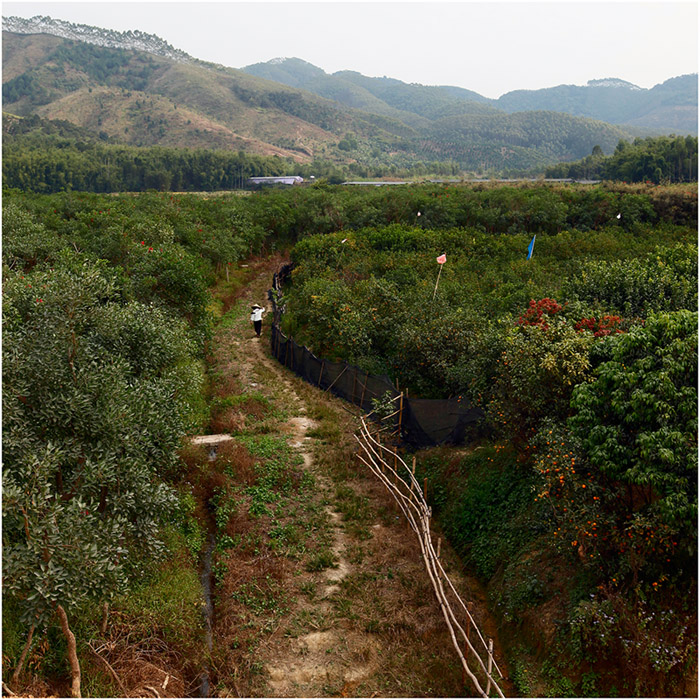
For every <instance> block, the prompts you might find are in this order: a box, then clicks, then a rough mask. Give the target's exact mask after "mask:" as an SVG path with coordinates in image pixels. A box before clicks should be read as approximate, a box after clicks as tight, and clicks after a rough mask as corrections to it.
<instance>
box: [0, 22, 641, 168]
mask: <svg viewBox="0 0 700 700" xmlns="http://www.w3.org/2000/svg"><path fill="white" fill-rule="evenodd" d="M12 19H13V18H8V19H4V20H3V22H4V24H3V26H4V28H5V29H7V28H10V29H12V30H13V31H11V32H7V31H5V32H3V109H4V111H6V112H9V113H11V114H14V115H17V116H22V117H26V116H32V115H37V116H39V117H41V118H43V119H54V120H55V119H58V120H66V121H70V122H72V123H73V124H76V125H77V126H80V127H84V128H87V129H89V130H90V131H92V132H94V133H97V134H99V135H100V136H101V137H102V138H103V139H105V140H106V139H111V140H116V141H118V142H120V143H123V144H125V145H131V146H163V147H170V148H183V147H184V148H200V149H219V150H228V151H244V152H246V153H248V154H255V155H260V156H278V157H280V159H292V161H293V162H296V163H299V164H304V163H306V164H310V163H319V164H320V165H321V166H324V167H325V168H326V170H328V166H329V164H335V165H339V166H343V167H345V168H346V169H347V170H349V172H350V174H351V175H353V176H355V177H377V176H381V175H391V174H396V173H397V172H400V171H406V170H410V171H412V172H415V173H416V174H429V173H437V172H441V173H450V172H454V173H458V172H466V173H473V174H476V175H487V176H488V175H520V174H536V173H540V172H543V170H544V168H545V167H546V166H549V165H553V164H556V163H558V162H562V161H572V160H576V159H579V158H583V157H585V156H587V155H589V154H590V153H591V152H592V150H593V148H594V147H595V146H599V147H600V148H601V149H603V151H604V152H605V153H612V151H613V150H614V148H615V147H616V146H617V144H618V143H619V141H620V140H621V139H627V140H629V139H631V138H632V137H633V134H632V133H631V132H630V131H628V130H625V129H622V128H620V127H617V126H614V125H611V124H606V123H603V122H600V121H595V120H591V119H587V118H583V117H573V116H570V115H566V114H562V113H559V114H556V113H554V112H547V113H545V112H521V113H518V114H514V115H509V114H507V113H506V112H504V111H503V110H500V109H496V108H495V107H494V106H492V105H490V104H488V103H487V102H486V101H484V98H480V96H478V95H476V93H470V92H469V91H464V90H459V89H457V91H456V92H455V91H452V93H450V91H449V90H446V89H441V88H432V87H426V86H408V85H406V84H404V83H401V81H395V80H391V79H376V80H375V79H369V78H365V77H364V76H361V75H360V74H358V73H352V72H350V71H347V72H344V73H343V75H342V76H341V77H342V81H341V82H338V78H337V77H336V76H327V78H328V79H326V78H324V75H323V71H320V73H319V70H320V69H315V70H314V67H313V66H311V67H310V68H309V66H310V64H307V67H306V70H307V71H308V72H310V74H311V78H313V75H314V74H315V76H316V79H317V80H319V81H320V82H321V83H325V84H326V88H327V89H326V90H325V94H324V95H323V96H321V95H319V94H314V92H313V91H311V90H310V89H309V84H308V83H307V84H306V87H303V86H302V87H300V86H291V85H283V84H282V83H281V82H279V80H278V81H276V82H273V81H272V80H270V79H269V78H267V77H265V78H261V77H257V76H253V75H250V74H249V73H246V72H244V71H241V70H236V69H233V68H226V67H223V66H218V65H214V64H209V63H204V62H202V61H198V60H197V59H194V58H191V57H188V56H186V54H182V55H180V54H179V53H177V50H176V49H173V48H172V47H168V45H167V44H165V42H160V43H159V40H157V37H150V36H149V35H138V33H137V34H134V33H131V35H129V34H128V33H127V34H123V35H118V33H114V32H107V31H106V30H100V29H97V28H90V27H82V26H77V28H76V27H75V26H74V27H73V29H74V31H72V33H70V32H69V33H68V34H67V33H66V32H67V31H68V30H67V28H66V27H68V28H70V26H71V25H69V23H60V24H56V20H51V19H50V18H40V19H41V22H38V20H37V22H35V24H36V27H34V28H33V25H29V26H22V27H19V26H18V25H17V24H16V23H13V22H12V21H11V20H12ZM78 29H79V30H80V31H78ZM20 31H21V32H23V33H18V32H20ZM30 31H36V32H37V33H26V32H30ZM38 32H42V33H38ZM66 36H71V37H73V38H65V37H66ZM76 38H80V40H79V41H78V40H75V39H76ZM136 39H138V41H137V40H136ZM146 39H148V41H146ZM151 47H155V48H153V49H152V48H151ZM144 49H147V50H144ZM166 49H167V50H166ZM269 77H272V75H270V76H269ZM311 78H309V79H311ZM465 98H469V99H465ZM471 98H473V99H471ZM545 126H546V128H544V127H545ZM436 162H439V163H440V165H439V166H436V165H435V163H436Z"/></svg>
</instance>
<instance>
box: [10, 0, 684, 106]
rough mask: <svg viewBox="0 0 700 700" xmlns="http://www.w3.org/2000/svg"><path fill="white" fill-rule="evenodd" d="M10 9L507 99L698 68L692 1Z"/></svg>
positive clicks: (34, 5)
mask: <svg viewBox="0 0 700 700" xmlns="http://www.w3.org/2000/svg"><path fill="white" fill-rule="evenodd" d="M2 14H3V16H10V15H16V16H20V17H33V16H35V15H48V16H50V17H53V18H55V19H63V20H67V21H69V22H74V23H77V24H89V25H94V26H98V27H104V28H107V29H115V30H119V31H125V30H128V29H138V30H140V31H143V32H146V33H148V34H156V35H158V36H159V37H161V38H162V39H165V40H166V41H167V42H168V43H170V44H172V45H173V46H174V47H175V48H178V49H181V50H183V51H185V52H187V53H188V54H190V55H191V56H194V57H195V58H200V59H203V60H206V61H213V62H215V63H220V64H223V65H225V66H230V67H233V68H242V67H243V66H246V65H249V64H251V63H257V62H259V61H268V60H270V59H272V58H276V57H291V56H295V57H297V58H302V59H304V60H306V61H309V62H310V63H313V64H314V65H316V66H319V67H320V68H323V69H324V70H325V71H326V72H328V73H333V72H335V71H338V70H355V71H359V72H360V73H363V74H364V75H368V76H384V75H385V76H388V77H391V78H398V79H399V80H403V81H405V82H413V83H422V84H424V85H456V86H459V87H464V88H467V89H470V90H474V91H476V92H478V93H480V94H481V95H484V96H485V97H491V98H497V97H499V96H500V95H502V94H503V93H505V92H508V91H510V90H515V89H538V88H544V87H552V86H554V85H561V84H573V85H585V83H586V82H588V80H592V79H596V78H609V77H615V78H622V79H623V80H628V81H629V82H631V83H634V84H636V85H639V86H640V87H644V88H651V87H653V86H654V85H656V84H658V83H662V82H664V81H665V80H667V79H668V78H672V77H675V76H678V75H683V74H686V73H696V72H697V70H698V3H697V2H696V1H695V0H693V1H691V2H627V1H625V0H618V1H617V2H595V1H588V2H567V1H566V0H558V1H557V2H504V1H503V2H502V1H498V0H495V1H493V2H327V1H325V2H304V3H300V2H266V1H260V2H240V3H238V2H136V1H133V2H132V1H127V2H95V1H94V0H93V1H92V2H3V4H2Z"/></svg>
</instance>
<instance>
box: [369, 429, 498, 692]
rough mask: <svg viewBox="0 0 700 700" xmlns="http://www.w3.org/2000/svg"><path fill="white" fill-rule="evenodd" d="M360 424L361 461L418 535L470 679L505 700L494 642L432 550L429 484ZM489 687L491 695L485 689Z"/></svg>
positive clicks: (448, 626) (461, 660) (427, 565)
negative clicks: (472, 635)
mask: <svg viewBox="0 0 700 700" xmlns="http://www.w3.org/2000/svg"><path fill="white" fill-rule="evenodd" d="M360 422H361V427H360V431H359V435H357V436H356V438H357V440H358V442H359V444H360V447H361V451H360V453H359V454H358V458H359V459H360V461H361V462H362V463H363V464H365V465H366V466H367V467H368V468H369V469H370V470H371V471H372V473H373V474H374V475H375V476H376V477H377V478H378V479H379V480H380V481H381V482H382V484H383V485H384V487H385V488H386V489H387V491H388V492H389V493H390V495H391V496H392V497H393V498H394V500H395V502H396V504H397V505H398V507H399V509H400V510H401V511H402V512H403V514H404V515H405V517H406V522H407V523H408V526H409V527H410V529H412V530H413V531H414V532H415V533H416V536H417V538H418V543H419V545H420V551H421V557H422V559H423V562H424V565H425V569H426V572H427V574H428V577H429V579H430V582H431V585H432V587H433V591H434V593H435V597H436V599H437V602H438V605H439V606H440V610H441V612H442V614H443V618H444V620H445V624H446V626H447V629H448V632H449V634H450V638H451V639H452V643H453V646H454V648H455V651H456V652H457V655H458V656H459V660H460V663H461V666H462V669H463V672H464V675H465V679H466V678H467V677H468V678H469V679H470V680H471V682H472V684H473V685H474V688H475V689H476V691H477V693H478V694H479V695H481V696H482V697H488V696H489V694H490V691H491V688H494V689H495V691H496V693H497V694H498V695H499V697H504V696H503V693H502V691H501V689H500V688H499V686H498V683H497V682H496V679H495V678H494V677H493V672H492V671H493V669H494V668H495V669H496V671H497V672H498V674H499V676H500V677H501V678H502V677H503V675H502V674H501V672H500V669H499V668H498V666H497V664H496V663H495V660H494V658H493V641H492V640H489V644H487V643H486V641H485V640H484V638H483V635H482V634H481V633H480V632H479V630H478V627H477V626H476V623H475V621H474V618H473V617H472V615H471V612H470V610H469V607H468V606H467V605H466V604H465V603H464V601H463V600H462V599H461V598H460V596H459V594H458V593H457V591H456V590H455V588H454V586H453V585H452V582H451V581H450V579H449V577H448V576H447V574H446V572H445V570H444V568H443V566H442V563H441V561H440V549H441V540H438V544H437V551H435V547H434V546H433V541H432V534H431V529H430V521H431V517H432V510H431V508H430V506H429V505H428V503H427V500H426V491H427V488H426V487H427V484H424V487H423V489H421V487H420V485H419V483H418V481H417V480H416V476H415V458H414V460H413V465H412V467H409V466H408V465H407V464H406V462H404V460H403V458H402V457H401V456H400V455H398V454H397V452H396V451H395V450H394V449H390V448H388V447H386V446H385V445H383V444H382V443H381V442H380V441H379V440H378V438H377V436H378V435H379V434H380V431H378V432H377V434H376V435H373V433H372V431H371V430H370V428H369V426H368V425H367V421H366V420H365V418H361V419H360ZM399 472H400V474H399ZM455 606H456V607H457V609H458V610H459V615H460V618H461V619H465V617H464V616H466V620H465V621H466V625H464V626H463V625H462V624H461V622H460V621H459V620H458V616H457V615H456V614H455V611H454V609H453V608H454V607H455ZM471 628H473V629H474V630H475V631H476V633H477V639H476V640H475V643H476V644H477V646H478V647H479V648H478V649H477V648H476V647H475V645H474V644H473V643H472V641H471V639H470V635H469V631H470V629H471ZM469 659H474V661H475V663H476V666H477V668H476V669H472V667H471V666H470V664H469V662H468V661H469ZM484 682H485V685H486V689H484V687H483V685H482V683H484Z"/></svg>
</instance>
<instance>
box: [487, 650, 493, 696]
mask: <svg viewBox="0 0 700 700" xmlns="http://www.w3.org/2000/svg"><path fill="white" fill-rule="evenodd" d="M492 666H493V639H489V664H488V670H487V671H486V676H487V678H488V682H487V683H486V697H488V696H489V693H490V692H491V668H492Z"/></svg>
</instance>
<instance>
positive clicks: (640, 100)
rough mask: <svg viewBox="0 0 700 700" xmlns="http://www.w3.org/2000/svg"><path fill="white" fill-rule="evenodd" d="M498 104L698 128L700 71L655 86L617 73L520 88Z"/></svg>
mask: <svg viewBox="0 0 700 700" xmlns="http://www.w3.org/2000/svg"><path fill="white" fill-rule="evenodd" d="M495 104H496V106H498V107H499V108H500V109H503V110H505V111H506V112H511V113H512V112H522V111H526V110H552V111H555V112H566V113H568V114H572V115H574V116H581V117H591V118H593V119H600V120H602V121H606V122H610V123H612V124H621V125H623V124H624V125H630V126H641V127H650V128H654V129H656V130H658V131H659V132H661V133H663V132H667V133H668V132H671V131H676V132H677V133H684V134H697V130H698V129H697V118H698V76H697V74H694V75H682V76H679V77H677V78H671V79H670V80H667V81H665V82H664V83H661V84H660V85H656V86H654V87H653V88H651V89H650V90H646V89H643V88H639V87H637V86H636V85H632V84H631V83H627V82H625V81H622V80H616V79H609V80H592V81H590V82H589V83H588V85H586V86H578V85H559V86H557V87H552V88H546V89H543V90H515V91H513V92H509V93H507V94H505V95H502V96H501V97H500V98H499V99H498V100H496V102H495Z"/></svg>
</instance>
